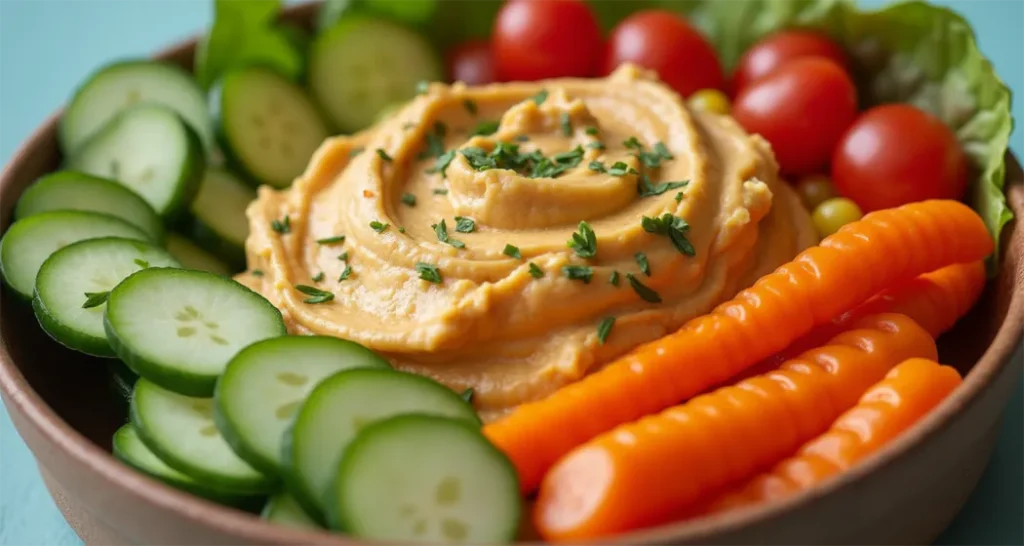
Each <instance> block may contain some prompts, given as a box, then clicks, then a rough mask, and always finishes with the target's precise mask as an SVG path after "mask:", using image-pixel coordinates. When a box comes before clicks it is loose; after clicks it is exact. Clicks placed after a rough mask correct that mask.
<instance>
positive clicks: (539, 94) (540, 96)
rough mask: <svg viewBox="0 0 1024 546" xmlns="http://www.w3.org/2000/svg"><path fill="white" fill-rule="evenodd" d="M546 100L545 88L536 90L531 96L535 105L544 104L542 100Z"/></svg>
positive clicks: (546, 92) (546, 91)
mask: <svg viewBox="0 0 1024 546" xmlns="http://www.w3.org/2000/svg"><path fill="white" fill-rule="evenodd" d="M546 100H548V90H547V89H541V90H540V91H537V94H536V95H534V96H533V102H534V103H535V104H536V105H537V106H540V105H542V104H544V101H546Z"/></svg>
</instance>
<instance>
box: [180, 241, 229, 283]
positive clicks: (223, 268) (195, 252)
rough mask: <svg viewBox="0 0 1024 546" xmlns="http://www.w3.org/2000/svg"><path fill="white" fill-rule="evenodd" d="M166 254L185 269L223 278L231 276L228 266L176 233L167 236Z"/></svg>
mask: <svg viewBox="0 0 1024 546" xmlns="http://www.w3.org/2000/svg"><path fill="white" fill-rule="evenodd" d="M167 252H170V253H171V256H174V257H175V258H176V259H177V260H178V261H179V262H181V264H182V265H183V266H184V267H185V269H193V270H195V271H206V272H208V273H214V274H216V275H222V276H225V277H227V276H229V275H231V268H230V267H228V264H226V263H224V262H222V261H221V260H220V259H219V258H217V257H216V256H214V255H213V254H210V253H209V252H207V251H205V250H203V249H201V248H199V247H198V246H196V244H195V243H193V242H192V241H189V240H188V239H186V238H184V237H182V236H181V235H178V234H176V233H168V234H167Z"/></svg>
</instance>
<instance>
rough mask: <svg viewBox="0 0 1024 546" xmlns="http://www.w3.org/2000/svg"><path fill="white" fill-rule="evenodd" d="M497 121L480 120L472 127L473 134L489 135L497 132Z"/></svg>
mask: <svg viewBox="0 0 1024 546" xmlns="http://www.w3.org/2000/svg"><path fill="white" fill-rule="evenodd" d="M498 126H499V122H498V121H495V120H490V121H481V122H480V123H478V124H477V126H476V128H475V129H473V135H474V136H475V135H480V136H490V135H493V134H494V133H497V132H498Z"/></svg>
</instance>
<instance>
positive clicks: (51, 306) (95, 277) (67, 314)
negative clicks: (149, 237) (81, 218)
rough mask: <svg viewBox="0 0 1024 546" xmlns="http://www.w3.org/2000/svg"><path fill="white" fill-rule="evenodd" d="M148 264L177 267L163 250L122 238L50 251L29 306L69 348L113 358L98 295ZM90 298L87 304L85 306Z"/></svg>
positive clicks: (89, 241) (37, 317) (105, 238)
mask: <svg viewBox="0 0 1024 546" xmlns="http://www.w3.org/2000/svg"><path fill="white" fill-rule="evenodd" d="M147 267H178V261H177V260H175V259H174V258H172V257H171V255H170V254H168V253H167V251H165V250H164V249H162V248H160V247H157V246H154V245H152V244H150V243H144V242H142V241H134V240H131V239H124V238H121V237H102V238H98V239H86V240H85V241H79V242H77V243H74V244H71V245H68V246H66V247H64V248H62V249H60V250H58V251H57V252H54V253H53V254H51V255H50V257H49V258H47V259H46V261H45V262H43V265H42V267H40V268H39V274H38V275H37V276H36V289H35V293H34V294H33V296H32V308H33V309H34V310H35V312H36V319H38V320H39V324H40V326H42V327H43V331H45V332H46V333H47V334H48V335H49V336H50V337H52V338H53V339H54V340H56V341H57V342H58V343H60V344H61V345H64V346H65V347H67V348H69V349H74V350H76V351H79V352H83V353H85V354H89V355H93V356H105V357H112V356H114V351H113V349H111V348H110V343H108V342H107V335H106V333H104V331H103V310H104V309H105V308H106V305H105V304H104V303H102V300H101V298H103V297H104V294H107V293H109V292H110V290H112V289H113V288H114V286H116V285H117V283H119V282H121V279H124V278H125V277H127V276H128V275H131V274H132V273H135V272H136V271H139V270H140V269H145V268H147ZM86 302H89V304H88V305H89V307H88V308H86V305H87V303H86Z"/></svg>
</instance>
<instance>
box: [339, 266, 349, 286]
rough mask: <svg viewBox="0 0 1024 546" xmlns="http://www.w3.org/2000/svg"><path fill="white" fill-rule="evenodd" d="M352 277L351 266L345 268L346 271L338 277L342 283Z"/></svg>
mask: <svg viewBox="0 0 1024 546" xmlns="http://www.w3.org/2000/svg"><path fill="white" fill-rule="evenodd" d="M351 275H352V266H351V265H346V266H345V270H344V271H342V272H341V275H338V282H341V281H343V280H345V279H347V278H349V277H350V276H351Z"/></svg>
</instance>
